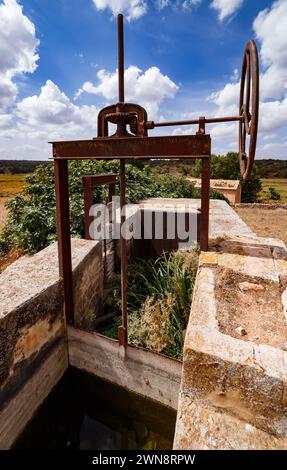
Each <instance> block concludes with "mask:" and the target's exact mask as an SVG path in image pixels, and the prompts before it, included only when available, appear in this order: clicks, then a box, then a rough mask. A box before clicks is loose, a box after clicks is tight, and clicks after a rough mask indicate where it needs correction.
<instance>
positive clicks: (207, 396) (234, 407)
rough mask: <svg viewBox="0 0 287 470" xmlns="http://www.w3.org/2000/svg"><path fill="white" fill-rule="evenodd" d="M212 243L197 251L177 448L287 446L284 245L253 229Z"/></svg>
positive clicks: (286, 280)
mask: <svg viewBox="0 0 287 470" xmlns="http://www.w3.org/2000/svg"><path fill="white" fill-rule="evenodd" d="M212 249H215V251H214V252H208V253H202V254H201V256H200V262H199V270H198V275H197V280H196V285H195V290H194V298H193V304H192V308H191V314H190V319H189V324H188V328H187V333H186V338H185V346H184V357H183V376H182V382H181V390H180V398H179V409H178V416H177V425H176V434H175V441H174V448H175V449H233V450H234V449H287V416H286V406H287V397H286V393H285V390H286V386H287V347H286V346H287V342H286V335H285V333H284V332H285V330H286V331H287V320H286V317H285V316H284V313H285V315H286V308H287V304H286V302H287V301H286V298H287V290H286V288H287V279H286V278H284V273H285V272H286V271H285V269H286V265H287V261H286V259H287V256H286V247H285V245H284V244H283V242H281V241H280V240H273V239H261V238H258V237H254V236H252V237H231V238H228V239H221V240H217V242H216V243H215V244H214V246H213V247H212ZM284 283H285V284H284ZM281 294H282V299H281ZM265 307H266V308H265ZM244 322H245V323H244ZM237 326H240V328H236V327H237ZM250 330H253V331H252V336H253V337H252V338H251V334H250ZM242 331H243V333H241V332H242ZM241 335H242V336H241Z"/></svg>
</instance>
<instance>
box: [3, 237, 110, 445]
mask: <svg viewBox="0 0 287 470" xmlns="http://www.w3.org/2000/svg"><path fill="white" fill-rule="evenodd" d="M101 252H102V250H101V244H100V243H99V242H94V241H86V240H77V239H74V240H72V253H73V281H74V288H75V292H76V295H75V316H76V319H77V322H78V323H81V324H84V325H85V326H86V327H90V326H91V323H92V321H93V319H94V318H95V316H96V315H98V314H99V313H101V310H102V305H101V300H102V297H101V295H102V284H103V282H102V276H103V270H102V256H101ZM67 367H68V349H67V337H66V325H65V321H64V316H63V292H62V283H61V281H60V280H59V274H58V254H57V244H56V243H54V244H53V245H51V246H49V247H48V248H46V249H45V250H43V251H41V252H39V253H37V254H36V255H34V256H32V257H29V256H25V257H23V258H21V259H19V260H18V261H16V262H15V263H13V264H12V265H11V266H10V267H8V268H7V269H6V270H5V271H4V272H3V273H2V274H1V275H0V448H1V449H4V448H8V447H9V446H10V445H11V444H12V443H13V441H14V440H15V438H16V437H17V435H18V434H19V433H20V432H21V431H22V429H23V428H24V427H25V425H26V423H27V421H28V420H29V419H30V418H31V416H32V415H33V413H34V411H35V410H36V408H37V407H38V406H39V404H41V402H42V401H43V400H44V398H45V397H46V396H47V395H48V394H49V392H50V390H51V389H52V388H53V386H54V385H55V384H56V383H57V382H58V380H59V378H60V377H61V376H62V374H63V373H64V371H65V370H66V368H67Z"/></svg>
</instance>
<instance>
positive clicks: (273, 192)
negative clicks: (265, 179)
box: [269, 186, 281, 201]
mask: <svg viewBox="0 0 287 470" xmlns="http://www.w3.org/2000/svg"><path fill="white" fill-rule="evenodd" d="M269 199H271V201H279V200H280V199H281V195H280V193H278V191H276V189H275V188H273V187H272V186H270V187H269Z"/></svg>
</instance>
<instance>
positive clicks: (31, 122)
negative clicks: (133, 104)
mask: <svg viewBox="0 0 287 470" xmlns="http://www.w3.org/2000/svg"><path fill="white" fill-rule="evenodd" d="M16 114H17V116H18V118H20V119H21V121H22V123H24V124H25V125H26V126H27V125H28V126H30V127H31V128H33V127H34V128H35V129H36V128H39V129H44V130H45V129H48V130H53V133H54V132H56V133H57V132H58V133H61V134H67V133H69V132H70V131H76V130H77V128H79V129H82V130H83V132H84V130H85V128H86V127H88V128H90V127H91V126H93V125H95V120H96V116H97V109H96V107H95V106H76V105H75V104H73V103H72V102H71V101H70V99H69V98H68V97H67V96H66V95H65V93H63V92H61V90H60V89H59V87H58V86H57V85H56V84H55V83H54V82H52V81H51V80H47V82H46V83H45V85H44V86H42V88H41V92H40V94H39V95H34V96H29V97H27V98H24V99H23V100H22V101H20V102H19V103H18V105H17V111H16ZM60 126H63V127H62V128H61V129H60Z"/></svg>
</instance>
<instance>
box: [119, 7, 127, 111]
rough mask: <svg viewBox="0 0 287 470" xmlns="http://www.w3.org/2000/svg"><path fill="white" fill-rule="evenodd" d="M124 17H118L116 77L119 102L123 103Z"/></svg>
mask: <svg viewBox="0 0 287 470" xmlns="http://www.w3.org/2000/svg"><path fill="white" fill-rule="evenodd" d="M124 73H125V69H124V17H123V15H122V14H119V15H118V76H119V102H120V103H124V101H125V82H124Z"/></svg>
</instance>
